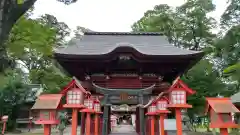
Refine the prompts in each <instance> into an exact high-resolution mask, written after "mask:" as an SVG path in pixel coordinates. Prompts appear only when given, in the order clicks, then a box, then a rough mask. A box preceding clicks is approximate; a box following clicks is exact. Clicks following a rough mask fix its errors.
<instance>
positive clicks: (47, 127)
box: [43, 124, 51, 135]
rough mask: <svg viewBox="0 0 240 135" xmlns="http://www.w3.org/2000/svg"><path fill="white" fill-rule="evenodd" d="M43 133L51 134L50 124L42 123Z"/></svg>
mask: <svg viewBox="0 0 240 135" xmlns="http://www.w3.org/2000/svg"><path fill="white" fill-rule="evenodd" d="M43 128H44V135H51V125H50V124H44V127H43Z"/></svg>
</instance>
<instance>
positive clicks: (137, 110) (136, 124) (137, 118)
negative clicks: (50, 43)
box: [135, 107, 139, 134]
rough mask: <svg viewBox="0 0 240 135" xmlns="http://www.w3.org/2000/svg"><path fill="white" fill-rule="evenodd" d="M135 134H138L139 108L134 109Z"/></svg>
mask: <svg viewBox="0 0 240 135" xmlns="http://www.w3.org/2000/svg"><path fill="white" fill-rule="evenodd" d="M135 126H136V127H135V128H136V132H137V133H138V134H139V107H137V108H136V121H135Z"/></svg>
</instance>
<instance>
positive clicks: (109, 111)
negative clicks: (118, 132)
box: [108, 106, 112, 134]
mask: <svg viewBox="0 0 240 135" xmlns="http://www.w3.org/2000/svg"><path fill="white" fill-rule="evenodd" d="M111 129H112V124H111V106H108V134H110V132H111Z"/></svg>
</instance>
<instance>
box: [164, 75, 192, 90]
mask: <svg viewBox="0 0 240 135" xmlns="http://www.w3.org/2000/svg"><path fill="white" fill-rule="evenodd" d="M177 89H179V90H184V91H186V92H187V93H188V94H194V93H196V91H194V90H192V89H191V88H189V87H188V86H187V84H185V83H184V82H183V81H182V80H181V79H180V77H177V78H176V79H175V80H174V82H173V84H172V86H171V87H170V88H169V90H168V92H171V91H173V90H177Z"/></svg>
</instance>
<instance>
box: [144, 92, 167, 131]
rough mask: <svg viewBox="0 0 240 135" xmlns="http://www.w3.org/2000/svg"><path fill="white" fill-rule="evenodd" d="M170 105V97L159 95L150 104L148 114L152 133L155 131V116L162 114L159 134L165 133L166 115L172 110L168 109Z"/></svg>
mask: <svg viewBox="0 0 240 135" xmlns="http://www.w3.org/2000/svg"><path fill="white" fill-rule="evenodd" d="M167 105H168V99H167V98H166V97H164V96H163V97H158V98H156V99H155V100H153V102H152V103H151V104H150V106H149V107H148V113H146V115H149V116H150V121H151V123H150V126H148V127H149V128H150V129H151V135H154V133H155V120H156V119H157V118H155V117H156V116H160V118H159V134H160V135H164V134H165V131H164V119H165V117H166V114H168V113H170V111H169V110H168V109H167ZM157 125H158V124H157ZM157 128H158V127H157Z"/></svg>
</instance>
